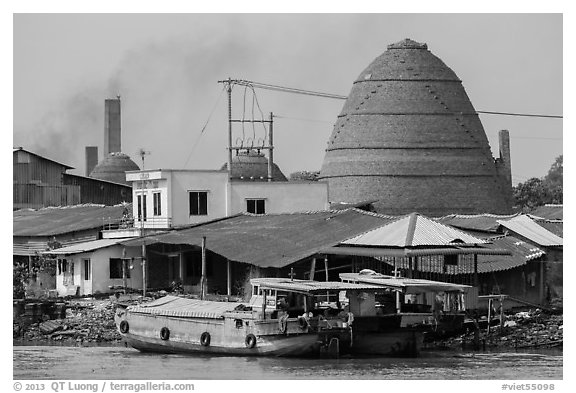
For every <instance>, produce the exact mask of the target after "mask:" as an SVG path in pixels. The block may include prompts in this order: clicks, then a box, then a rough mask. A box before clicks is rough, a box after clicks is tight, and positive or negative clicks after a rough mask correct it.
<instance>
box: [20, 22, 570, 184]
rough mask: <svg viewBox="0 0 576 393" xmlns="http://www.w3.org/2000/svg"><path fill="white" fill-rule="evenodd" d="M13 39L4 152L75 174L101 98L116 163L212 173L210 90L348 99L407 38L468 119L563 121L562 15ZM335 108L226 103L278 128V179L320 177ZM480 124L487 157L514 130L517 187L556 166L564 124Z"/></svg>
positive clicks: (221, 144) (170, 26) (211, 26)
mask: <svg viewBox="0 0 576 393" xmlns="http://www.w3.org/2000/svg"><path fill="white" fill-rule="evenodd" d="M13 32H14V35H13V56H14V57H13V146H22V147H23V148H25V149H28V150H30V151H33V152H36V153H38V154H40V155H44V156H46V157H48V158H52V159H55V160H56V161H59V162H62V163H65V164H68V165H70V166H72V167H74V168H75V169H74V170H72V171H71V172H72V173H77V174H82V175H83V174H84V172H85V167H84V165H85V158H84V147H85V146H98V147H99V155H100V159H101V158H102V153H103V142H104V99H105V98H112V97H115V96H117V95H120V96H121V99H122V151H123V152H124V153H126V154H128V155H130V156H131V157H132V159H133V160H134V161H135V162H136V163H137V164H139V165H140V166H142V162H141V161H140V157H139V156H138V154H137V152H138V151H139V149H144V150H145V151H148V152H150V154H149V155H146V156H145V168H146V169H154V168H166V169H167V168H171V169H178V168H188V169H218V168H220V167H221V165H222V164H224V163H225V162H226V160H227V158H226V157H227V156H226V143H227V103H226V94H225V93H224V94H223V92H222V90H223V86H222V84H219V83H218V81H219V80H222V79H226V78H228V77H231V78H236V79H246V80H252V81H256V82H262V83H269V84H274V85H281V86H288V87H294V88H300V89H306V90H314V91H322V92H328V93H333V94H339V95H347V94H348V93H349V92H350V89H351V88H352V82H353V81H354V80H355V79H356V78H357V77H358V75H360V73H361V72H362V70H363V69H365V68H366V67H367V66H368V65H369V64H370V63H371V62H372V60H374V59H375V58H376V57H378V56H379V55H380V54H382V53H383V52H384V51H385V50H386V47H387V45H388V44H391V43H394V42H397V41H400V40H402V39H404V38H411V39H414V40H416V41H419V42H425V43H427V44H428V48H429V50H430V51H431V52H432V53H433V54H435V55H436V56H438V57H439V58H440V59H442V60H443V61H444V63H445V64H446V65H448V66H449V67H450V68H451V69H452V70H454V72H455V73H456V75H457V76H458V77H459V78H460V79H461V80H462V83H463V86H464V88H465V90H466V92H467V94H468V96H469V97H470V99H471V101H472V104H473V105H474V107H475V109H476V110H480V111H499V112H517V113H529V114H547V115H563V111H562V109H563V101H562V99H563V97H562V95H563V90H562V87H563V77H562V72H563V68H562V67H563V53H562V45H563V35H562V32H563V17H562V14H15V15H14V18H13ZM256 100H257V104H259V106H258V105H256V104H255V103H256ZM343 104H344V101H342V100H336V99H327V98H319V97H310V96H304V95H296V94H287V93H281V92H272V91H267V90H256V99H254V98H253V96H252V93H251V92H250V91H245V89H244V88H242V87H240V86H236V87H235V89H234V91H233V94H232V110H233V116H234V117H236V118H246V119H249V118H252V116H253V115H252V114H253V113H254V117H255V118H259V117H260V111H261V112H262V113H263V114H264V115H265V116H266V117H267V116H268V115H269V113H270V112H273V113H274V114H275V115H276V116H278V117H277V118H276V119H275V123H274V142H275V162H276V163H277V164H278V165H279V166H280V168H281V170H282V171H283V172H284V173H285V174H286V175H289V174H290V173H292V172H295V171H300V170H311V171H313V170H319V169H320V167H321V165H322V160H323V158H324V151H325V148H326V144H327V141H328V138H329V136H330V134H331V132H332V128H333V125H334V123H335V121H336V118H337V116H338V114H339V113H340V111H341V109H342V106H343ZM480 119H481V121H482V123H483V126H484V129H485V131H486V134H487V136H488V139H489V142H490V145H491V149H492V154H493V155H494V156H495V157H496V156H498V154H499V153H498V137H497V135H498V130H501V129H507V130H509V131H510V136H511V155H512V174H513V183H514V184H517V183H518V182H523V181H525V180H527V179H528V178H530V177H542V176H544V175H546V173H547V171H548V169H549V168H550V166H551V164H552V163H553V162H554V160H555V158H556V157H557V156H559V155H560V154H562V123H563V120H562V119H542V118H533V117H530V118H524V117H508V116H496V115H484V114H481V115H480ZM202 130H203V132H202ZM234 132H235V135H234V138H233V139H234V141H236V140H237V139H238V138H239V136H240V134H241V132H242V130H241V129H240V128H238V127H236V128H235V131H234ZM244 132H245V135H248V136H250V135H253V136H255V137H256V139H259V138H261V137H262V134H263V131H262V129H261V127H260V128H256V130H252V128H251V127H248V126H246V127H245V130H244Z"/></svg>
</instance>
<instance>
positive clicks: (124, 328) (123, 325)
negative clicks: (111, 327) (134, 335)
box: [120, 320, 130, 334]
mask: <svg viewBox="0 0 576 393" xmlns="http://www.w3.org/2000/svg"><path fill="white" fill-rule="evenodd" d="M128 330H130V326H129V325H128V321H126V320H124V321H122V322H120V332H121V333H124V334H126V333H128Z"/></svg>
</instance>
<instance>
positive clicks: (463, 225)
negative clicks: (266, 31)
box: [435, 214, 517, 232]
mask: <svg viewBox="0 0 576 393" xmlns="http://www.w3.org/2000/svg"><path fill="white" fill-rule="evenodd" d="M516 216H517V214H511V215H497V214H474V215H466V214H450V215H447V216H444V217H439V218H436V219H435V220H436V221H438V222H441V223H442V224H445V225H450V226H453V227H456V228H460V229H467V230H473V231H482V232H497V231H498V227H499V226H500V224H498V220H509V219H511V218H514V217H516Z"/></svg>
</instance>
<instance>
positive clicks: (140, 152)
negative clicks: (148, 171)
mask: <svg viewBox="0 0 576 393" xmlns="http://www.w3.org/2000/svg"><path fill="white" fill-rule="evenodd" d="M149 154H152V152H150V151H146V150H144V148H143V147H141V148H140V149H138V155H139V156H140V158H141V159H142V170H144V158H145V157H146V156H147V155H149Z"/></svg>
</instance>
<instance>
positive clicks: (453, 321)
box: [340, 269, 472, 336]
mask: <svg viewBox="0 0 576 393" xmlns="http://www.w3.org/2000/svg"><path fill="white" fill-rule="evenodd" d="M340 279H341V280H342V281H343V282H347V283H364V284H371V285H377V286H379V287H381V288H384V289H386V290H387V291H385V292H380V293H379V294H378V295H376V298H375V300H376V303H375V307H376V313H377V314H378V315H386V314H391V313H396V314H397V315H399V316H400V318H401V327H420V328H425V329H424V330H425V331H426V332H427V334H428V335H437V336H442V335H445V334H449V333H452V332H456V331H458V330H460V329H461V328H462V326H463V323H464V318H465V316H466V304H465V301H464V299H465V296H464V294H465V292H466V291H467V290H469V289H470V288H472V287H471V286H469V285H460V284H453V283H445V282H441V281H432V280H424V279H412V278H406V277H394V276H388V275H384V274H380V273H376V272H374V271H373V270H370V269H365V270H363V271H361V272H360V273H341V274H340Z"/></svg>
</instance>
